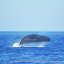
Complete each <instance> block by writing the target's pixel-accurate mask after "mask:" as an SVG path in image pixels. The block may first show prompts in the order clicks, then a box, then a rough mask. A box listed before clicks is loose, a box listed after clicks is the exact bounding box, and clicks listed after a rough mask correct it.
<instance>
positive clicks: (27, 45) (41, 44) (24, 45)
mask: <svg viewBox="0 0 64 64" xmlns="http://www.w3.org/2000/svg"><path fill="white" fill-rule="evenodd" d="M47 44H48V43H47V42H46V43H45V42H41V43H40V42H39V43H37V42H33V43H25V44H22V45H20V42H15V43H14V44H13V45H12V47H45V46H46V45H47Z"/></svg>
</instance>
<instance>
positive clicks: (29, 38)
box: [20, 34, 50, 44]
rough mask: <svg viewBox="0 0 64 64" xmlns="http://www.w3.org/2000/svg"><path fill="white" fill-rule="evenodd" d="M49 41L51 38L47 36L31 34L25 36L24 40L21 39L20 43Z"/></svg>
mask: <svg viewBox="0 0 64 64" xmlns="http://www.w3.org/2000/svg"><path fill="white" fill-rule="evenodd" d="M49 41H50V38H48V37H47V36H42V35H37V34H31V35H27V36H25V37H23V38H22V40H21V41H20V44H25V43H32V42H49Z"/></svg>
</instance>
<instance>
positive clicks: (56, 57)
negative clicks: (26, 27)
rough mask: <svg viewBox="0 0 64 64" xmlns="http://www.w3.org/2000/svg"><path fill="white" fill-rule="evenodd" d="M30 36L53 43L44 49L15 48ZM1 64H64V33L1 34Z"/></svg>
mask: <svg viewBox="0 0 64 64" xmlns="http://www.w3.org/2000/svg"><path fill="white" fill-rule="evenodd" d="M29 34H39V35H44V36H48V37H49V38H50V39H51V41H50V42H49V43H47V45H45V46H44V47H13V45H14V43H18V42H19V41H20V40H21V39H22V38H23V37H24V36H26V35H29ZM0 64H64V32H0Z"/></svg>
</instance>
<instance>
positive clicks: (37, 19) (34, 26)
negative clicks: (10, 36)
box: [0, 0, 64, 31]
mask: <svg viewBox="0 0 64 64" xmlns="http://www.w3.org/2000/svg"><path fill="white" fill-rule="evenodd" d="M0 31H64V0H0Z"/></svg>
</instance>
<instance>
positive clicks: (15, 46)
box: [12, 42, 21, 47]
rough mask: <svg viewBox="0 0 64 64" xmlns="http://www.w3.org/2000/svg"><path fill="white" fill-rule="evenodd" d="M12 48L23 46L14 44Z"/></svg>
mask: <svg viewBox="0 0 64 64" xmlns="http://www.w3.org/2000/svg"><path fill="white" fill-rule="evenodd" d="M12 47H21V45H19V43H18V42H17V43H14V44H13V45H12Z"/></svg>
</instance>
